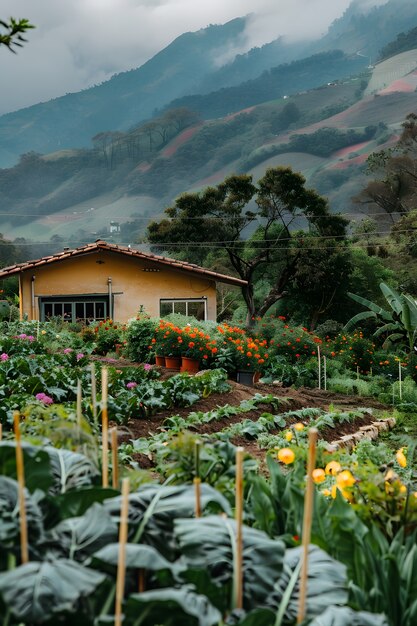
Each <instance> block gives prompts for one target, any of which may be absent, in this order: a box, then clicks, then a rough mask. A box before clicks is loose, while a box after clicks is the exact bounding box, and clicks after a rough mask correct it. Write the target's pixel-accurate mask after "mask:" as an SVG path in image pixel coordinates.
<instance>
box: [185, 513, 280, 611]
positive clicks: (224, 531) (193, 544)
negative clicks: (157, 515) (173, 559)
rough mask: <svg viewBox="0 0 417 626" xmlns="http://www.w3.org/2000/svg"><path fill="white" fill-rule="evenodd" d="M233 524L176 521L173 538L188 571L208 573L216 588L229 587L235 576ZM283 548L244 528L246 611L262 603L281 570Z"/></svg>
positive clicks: (219, 519) (212, 518)
mask: <svg viewBox="0 0 417 626" xmlns="http://www.w3.org/2000/svg"><path fill="white" fill-rule="evenodd" d="M235 535H236V524H235V521H234V520H231V519H228V518H224V517H220V516H214V515H213V516H209V517H202V518H194V519H178V520H176V522H175V536H176V538H177V541H178V543H179V546H180V548H181V552H182V555H183V558H184V559H185V562H186V563H187V565H188V566H189V567H190V568H191V569H207V570H208V572H209V575H210V577H211V580H212V581H213V582H215V583H216V584H217V585H218V586H221V585H229V584H231V582H232V578H233V572H234V547H235ZM283 556H284V544H283V543H282V542H281V541H277V540H273V539H270V538H269V537H268V536H267V535H266V534H265V533H263V532H262V531H260V530H256V529H254V528H249V527H247V526H244V528H243V572H244V581H243V591H244V604H245V606H246V608H254V607H256V606H258V605H260V604H262V603H264V601H265V599H266V597H267V596H268V595H269V594H270V593H272V591H273V587H274V583H275V581H276V580H277V579H278V578H279V576H280V574H281V570H282V561H283Z"/></svg>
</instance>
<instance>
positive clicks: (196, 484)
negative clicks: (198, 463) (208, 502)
mask: <svg viewBox="0 0 417 626" xmlns="http://www.w3.org/2000/svg"><path fill="white" fill-rule="evenodd" d="M194 493H195V516H196V517H201V478H199V477H197V476H196V477H195V478H194Z"/></svg>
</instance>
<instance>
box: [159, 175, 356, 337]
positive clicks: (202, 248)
mask: <svg viewBox="0 0 417 626" xmlns="http://www.w3.org/2000/svg"><path fill="white" fill-rule="evenodd" d="M165 212H166V214H167V218H165V219H163V220H161V221H160V222H152V223H151V224H150V225H149V227H148V240H149V241H150V242H151V243H152V244H154V246H155V247H157V248H158V249H159V250H168V251H169V252H170V253H172V252H177V253H182V254H183V255H184V253H185V252H186V253H187V259H188V260H191V261H194V262H197V263H200V264H204V262H205V259H206V257H207V254H208V253H209V252H212V251H213V249H218V250H219V251H220V250H222V251H224V252H225V253H226V254H227V256H228V260H229V264H230V267H231V270H232V271H234V273H235V274H236V275H237V276H239V278H241V279H243V280H245V281H247V285H245V286H243V287H242V295H243V298H244V300H245V304H246V307H247V323H248V325H250V324H251V321H252V320H253V319H254V318H255V317H258V316H260V317H262V316H263V315H265V313H266V312H267V311H268V310H269V309H270V308H271V307H272V306H273V305H274V304H275V303H276V302H278V301H279V300H280V299H281V298H282V297H283V296H284V295H285V294H286V293H287V289H288V287H289V286H290V285H291V284H293V283H294V282H295V281H296V280H298V281H300V283H302V284H304V285H305V284H306V280H305V276H303V272H302V268H303V267H304V266H305V265H306V264H307V263H308V259H309V257H310V256H311V257H312V258H314V263H313V264H312V265H311V264H309V265H310V270H311V273H312V276H313V275H314V276H316V278H317V280H316V281H315V284H316V285H317V288H318V289H320V287H319V285H321V286H326V289H327V286H328V285H329V284H330V282H329V281H330V275H331V274H333V272H332V264H330V266H329V264H326V263H325V261H326V258H325V257H326V253H324V254H320V251H319V250H318V248H319V246H318V242H319V241H322V242H324V243H325V245H326V246H327V247H328V249H329V250H330V248H331V251H332V254H336V252H337V251H338V250H339V251H340V252H341V253H342V252H343V247H344V238H345V229H346V225H347V221H346V220H345V219H344V218H343V217H341V216H339V215H333V214H331V212H330V210H329V207H328V205H327V202H326V200H325V199H324V198H322V197H321V196H319V195H318V194H317V193H316V192H315V191H314V190H312V189H308V188H306V187H305V179H304V177H303V176H301V175H300V174H298V173H295V172H293V171H292V169H291V168H289V167H276V168H270V169H268V170H267V171H266V173H265V175H264V176H263V177H262V178H261V179H260V180H259V181H258V183H257V185H255V184H254V183H253V180H252V177H251V176H249V175H247V174H243V175H232V176H229V177H228V178H226V179H225V180H224V181H223V182H222V183H220V184H219V185H217V186H216V187H207V188H206V189H204V190H203V191H201V192H196V193H186V194H183V195H181V196H180V197H179V198H178V199H177V200H176V202H175V204H174V206H172V207H169V208H168V209H166V211H165ZM265 276H267V277H268V281H269V288H268V291H267V293H266V294H263V296H262V297H261V298H259V297H257V295H256V293H255V285H256V283H257V281H259V280H262V279H263V278H265ZM332 280H333V282H334V276H333V278H332ZM339 280H342V276H340V278H339ZM307 282H308V281H307ZM336 282H337V279H336ZM321 291H323V290H321ZM330 291H331V292H332V290H330ZM331 297H332V293H329V292H328V293H327V294H324V293H322V294H321V295H320V297H318V306H319V307H321V308H323V307H324V306H325V302H324V300H325V299H326V298H331Z"/></svg>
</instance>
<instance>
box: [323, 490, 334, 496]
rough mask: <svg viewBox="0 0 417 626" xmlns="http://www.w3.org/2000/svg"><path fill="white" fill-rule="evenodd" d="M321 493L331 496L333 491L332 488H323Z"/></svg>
mask: <svg viewBox="0 0 417 626" xmlns="http://www.w3.org/2000/svg"><path fill="white" fill-rule="evenodd" d="M321 493H322V494H323V495H324V496H331V495H332V492H331V491H330V489H322V490H321Z"/></svg>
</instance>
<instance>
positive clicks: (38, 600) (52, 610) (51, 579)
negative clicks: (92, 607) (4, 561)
mask: <svg viewBox="0 0 417 626" xmlns="http://www.w3.org/2000/svg"><path fill="white" fill-rule="evenodd" d="M104 578H105V576H104V574H101V573H99V572H96V571H94V570H92V569H88V568H86V567H83V566H82V565H80V564H79V563H75V562H74V561H68V560H66V559H63V560H52V561H44V562H37V561H35V562H30V563H26V564H25V565H21V566H20V567H17V568H16V569H14V570H10V571H8V572H4V573H3V574H0V593H1V595H2V597H3V600H4V602H5V604H6V607H7V608H8V609H9V610H10V611H11V613H12V615H13V616H14V617H15V618H16V619H18V620H19V621H23V622H25V623H29V624H42V623H43V622H46V621H47V620H48V619H49V618H51V617H53V616H54V615H56V614H58V613H63V612H70V613H71V612H72V613H75V612H76V611H77V604H78V601H79V600H80V598H82V597H85V596H88V595H89V594H91V593H92V592H93V591H94V590H95V589H96V587H97V586H98V585H99V584H100V583H101V582H102V581H103V580H104Z"/></svg>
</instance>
